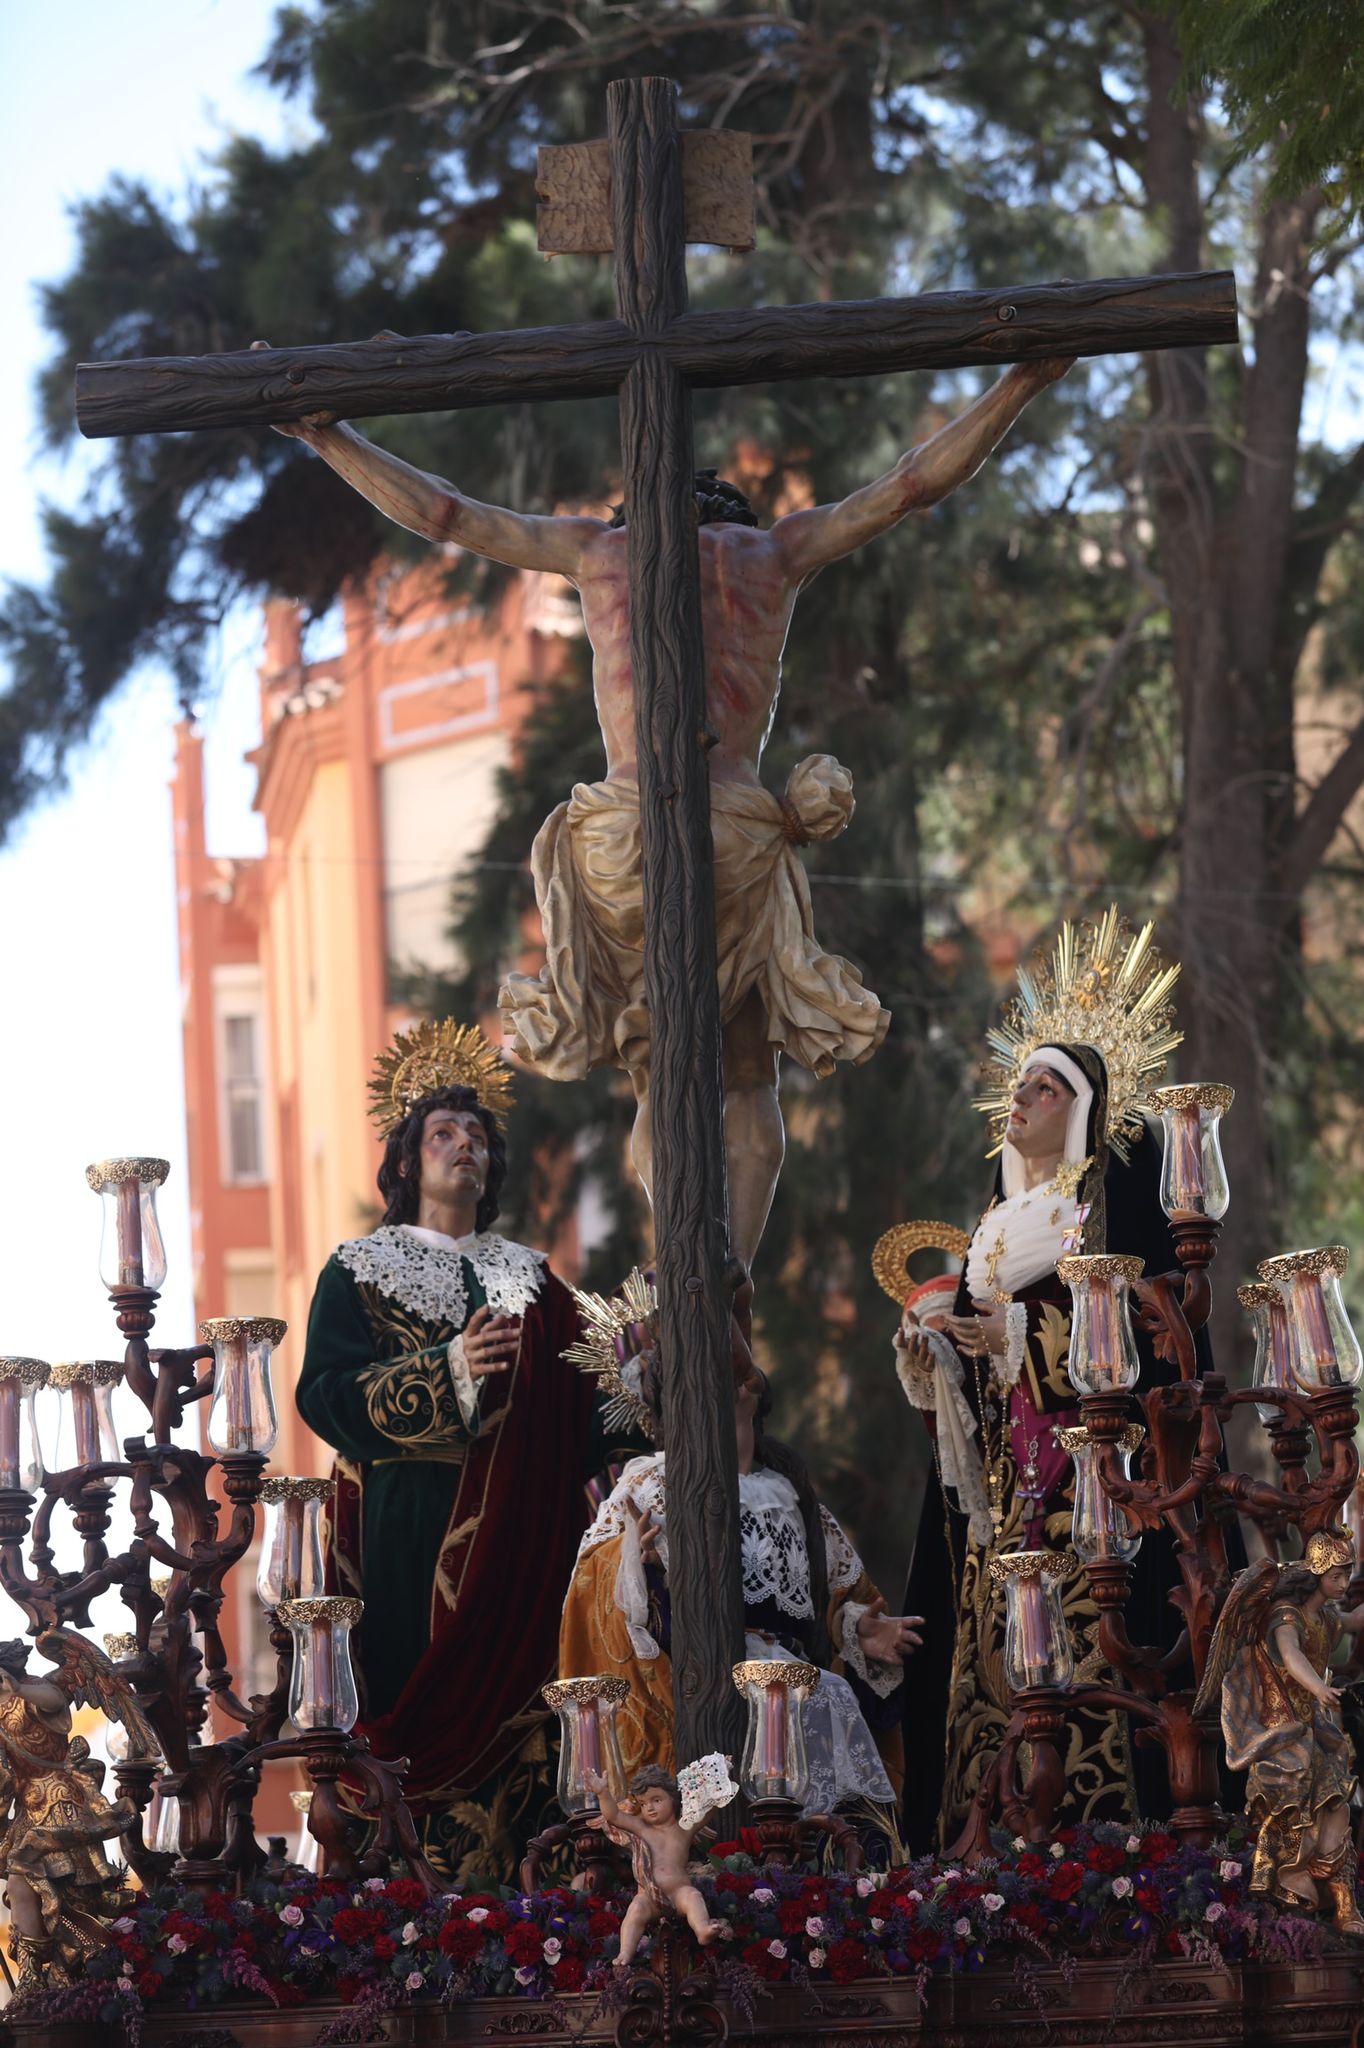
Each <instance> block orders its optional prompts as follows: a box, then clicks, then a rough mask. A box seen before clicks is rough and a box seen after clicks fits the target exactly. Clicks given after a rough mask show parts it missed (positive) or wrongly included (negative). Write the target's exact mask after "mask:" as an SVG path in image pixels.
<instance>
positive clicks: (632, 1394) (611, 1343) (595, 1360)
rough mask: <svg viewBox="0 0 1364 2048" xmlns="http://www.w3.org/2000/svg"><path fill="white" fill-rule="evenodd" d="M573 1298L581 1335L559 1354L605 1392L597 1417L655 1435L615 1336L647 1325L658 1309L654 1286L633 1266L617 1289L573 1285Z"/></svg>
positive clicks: (606, 1421) (636, 1384)
mask: <svg viewBox="0 0 1364 2048" xmlns="http://www.w3.org/2000/svg"><path fill="white" fill-rule="evenodd" d="M573 1299H574V1301H575V1302H576V1303H577V1304H578V1313H579V1315H580V1316H581V1317H582V1325H583V1334H582V1336H581V1338H580V1339H579V1340H578V1342H577V1343H576V1344H570V1345H569V1347H568V1349H567V1350H566V1351H565V1352H564V1354H563V1356H564V1358H565V1359H566V1360H567V1362H568V1363H569V1364H570V1365H575V1366H576V1367H577V1368H578V1371H579V1372H585V1373H587V1374H588V1375H589V1377H590V1378H592V1379H594V1380H595V1381H596V1382H597V1385H598V1387H599V1388H600V1389H601V1391H602V1393H603V1394H604V1395H605V1396H606V1406H605V1407H604V1409H603V1410H602V1420H603V1422H604V1423H605V1425H606V1427H607V1428H608V1429H614V1428H616V1427H617V1425H618V1424H624V1425H627V1426H628V1425H631V1424H633V1425H634V1427H635V1428H637V1429H642V1430H643V1432H644V1434H645V1436H647V1437H648V1438H649V1440H650V1442H652V1441H653V1439H654V1419H653V1416H652V1414H651V1413H650V1411H649V1409H648V1407H647V1406H646V1404H645V1401H644V1397H643V1393H642V1392H641V1389H640V1386H639V1382H638V1379H637V1378H636V1379H634V1380H633V1383H632V1380H631V1379H629V1378H627V1377H626V1371H625V1365H626V1363H628V1362H629V1361H625V1362H623V1361H622V1359H621V1356H620V1352H619V1350H618V1349H617V1339H618V1338H621V1337H628V1336H629V1335H630V1334H631V1332H632V1331H633V1330H634V1329H635V1328H636V1327H637V1326H638V1325H640V1324H647V1323H648V1322H649V1321H650V1319H651V1318H652V1317H653V1316H655V1315H656V1314H657V1312H658V1291H657V1289H656V1288H655V1286H654V1284H653V1282H652V1280H649V1279H647V1278H646V1277H645V1275H644V1274H643V1273H642V1272H641V1271H640V1269H639V1267H638V1266H636V1267H635V1268H634V1270H633V1271H632V1272H631V1273H630V1274H629V1275H628V1277H627V1278H626V1281H625V1284H624V1286H623V1287H622V1288H621V1290H620V1292H619V1293H618V1294H611V1295H606V1294H589V1293H588V1292H587V1291H586V1289H585V1288H582V1287H575V1288H574V1289H573Z"/></svg>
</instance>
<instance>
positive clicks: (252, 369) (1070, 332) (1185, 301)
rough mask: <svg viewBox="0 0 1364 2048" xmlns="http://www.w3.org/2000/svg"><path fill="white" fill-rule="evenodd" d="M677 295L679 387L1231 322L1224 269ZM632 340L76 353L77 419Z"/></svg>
mask: <svg viewBox="0 0 1364 2048" xmlns="http://www.w3.org/2000/svg"><path fill="white" fill-rule="evenodd" d="M685 303H686V302H685V300H683V301H682V302H681V306H680V308H679V310H678V311H677V312H676V313H674V314H673V315H672V316H671V317H670V318H668V319H667V320H659V321H656V322H654V323H653V325H652V326H651V328H650V331H649V335H648V347H649V349H650V351H651V352H652V353H654V354H655V355H657V356H659V357H660V358H661V359H662V360H663V361H664V362H666V363H667V364H668V365H669V367H670V368H671V369H673V370H675V371H676V373H677V374H678V375H679V376H680V377H684V378H685V379H686V381H687V383H688V384H690V385H691V386H693V388H696V387H705V386H715V385H723V384H771V383H778V382H783V381H786V380H788V379H790V378H792V377H875V376H879V375H882V374H883V373H884V372H886V371H892V370H925V369H974V368H978V367H982V366H986V367H988V366H989V365H991V364H996V365H998V364H1003V363H1023V362H1033V361H1036V360H1037V359H1039V358H1040V357H1043V356H1058V355H1067V356H1072V355H1079V356H1099V355H1113V354H1115V353H1121V352H1123V351H1129V350H1131V351H1135V350H1142V351H1149V350H1151V349H1163V348H1197V347H1207V346H1209V345H1211V344H1214V343H1218V342H1234V341H1235V340H1236V281H1235V279H1234V277H1233V276H1232V273H1231V272H1230V271H1229V270H1212V271H1197V272H1195V273H1193V274H1192V275H1191V276H1166V277H1107V278H1098V279H1094V280H1091V281H1090V282H1088V283H1084V284H1071V283H1064V284H1034V285H1024V286H1021V287H1020V288H1019V289H1017V290H1009V291H993V292H926V293H924V294H923V296H922V297H920V298H915V299H853V300H844V301H842V302H835V303H832V304H823V305H815V306H762V307H759V308H757V309H755V310H753V311H747V310H743V309H739V310H734V311H719V312H706V313H689V312H687V311H685ZM639 349H640V335H639V334H638V332H637V331H636V330H635V328H634V327H633V326H632V325H631V323H630V322H629V321H628V320H626V319H619V320H590V321H583V322H581V323H580V324H579V325H577V326H572V327H522V328H513V329H512V330H510V331H509V332H507V333H505V334H421V335H416V336H414V337H412V338H411V339H406V338H404V337H403V336H401V335H379V336H376V338H375V339H374V340H373V341H356V342H331V343H327V344H325V345H322V346H319V347H316V348H273V349H271V350H270V352H269V354H268V355H263V354H262V353H261V352H260V351H259V350H251V349H243V350H238V351H234V352H232V353H229V354H226V355H219V356H148V357H144V358H141V359H139V360H136V361H130V362H121V363H82V364H80V366H79V367H78V369H77V371H76V420H77V424H78V425H79V427H80V430H81V432H82V433H83V434H85V435H87V436H88V437H89V438H90V439H91V440H98V439H101V438H103V437H104V436H106V435H110V434H172V433H184V432H188V431H190V430H192V429H196V428H200V427H241V426H262V427H265V426H269V425H271V424H272V423H273V422H274V421H276V420H299V419H302V418H303V417H304V415H305V414H307V413H310V412H331V413H335V414H336V415H337V417H338V418H339V419H366V418H371V417H373V416H375V415H377V414H381V413H399V412H442V411H446V410H455V409H463V408H464V407H468V406H476V405H506V404H510V403H512V402H514V401H516V400H518V399H537V400H538V399H546V398H605V397H609V396H610V395H611V393H612V392H615V391H619V390H620V388H621V386H622V385H623V384H624V382H625V380H626V379H627V377H628V376H629V375H630V372H631V370H632V368H633V366H634V364H635V361H636V359H637V358H638V355H639Z"/></svg>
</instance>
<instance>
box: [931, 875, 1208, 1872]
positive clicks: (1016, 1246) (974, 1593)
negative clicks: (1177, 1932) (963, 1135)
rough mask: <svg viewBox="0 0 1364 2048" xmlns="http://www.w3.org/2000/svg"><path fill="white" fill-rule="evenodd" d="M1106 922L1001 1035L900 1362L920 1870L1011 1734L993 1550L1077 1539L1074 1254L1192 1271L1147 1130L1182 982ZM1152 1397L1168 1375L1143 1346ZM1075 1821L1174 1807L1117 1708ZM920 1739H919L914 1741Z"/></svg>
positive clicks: (1138, 1612) (1082, 1744) (1033, 976)
mask: <svg viewBox="0 0 1364 2048" xmlns="http://www.w3.org/2000/svg"><path fill="white" fill-rule="evenodd" d="M1150 933H1151V927H1150V926H1149V925H1148V926H1147V927H1145V929H1144V930H1143V931H1141V932H1140V933H1138V934H1137V935H1136V936H1135V937H1134V936H1133V934H1132V932H1131V931H1130V929H1129V928H1128V927H1127V926H1126V925H1125V924H1124V923H1123V922H1122V920H1120V919H1119V917H1118V915H1117V912H1116V910H1113V911H1110V912H1109V913H1108V915H1107V916H1106V917H1104V918H1103V919H1102V920H1100V922H1099V923H1098V925H1096V926H1084V927H1082V928H1081V929H1080V931H1079V932H1078V933H1077V932H1076V931H1075V930H1074V929H1073V928H1072V927H1070V926H1067V927H1066V928H1065V930H1064V931H1063V933H1062V936H1061V939H1060V941H1059V943H1058V945H1057V948H1056V951H1055V955H1054V958H1053V962H1052V965H1051V966H1050V968H1046V967H1035V968H1033V969H1032V970H1030V971H1029V972H1028V973H1026V974H1024V975H1021V976H1020V988H1021V995H1020V998H1019V1000H1018V1001H1017V1002H1016V1003H1015V1004H1014V1005H1013V1007H1012V1010H1011V1012H1010V1013H1009V1015H1008V1016H1007V1018H1006V1021H1005V1025H1004V1027H1003V1028H1002V1030H1000V1031H998V1032H995V1033H992V1034H991V1041H990V1042H991V1046H992V1050H993V1052H994V1055H995V1059H994V1065H993V1068H992V1069H991V1070H990V1073H991V1079H992V1081H993V1083H994V1091H993V1093H992V1094H990V1095H988V1096H987V1097H986V1098H984V1099H983V1100H982V1102H981V1103H980V1105H979V1106H980V1107H981V1108H984V1109H987V1110H989V1111H990V1113H991V1114H992V1117H993V1119H994V1129H995V1136H996V1141H997V1142H996V1148H995V1149H996V1152H997V1154H998V1160H999V1163H998V1166H997V1168H996V1171H995V1179H994V1187H993V1190H992V1194H991V1199H990V1201H989V1204H988V1206H987V1208H986V1209H985V1212H984V1214H983V1215H982V1216H981V1218H980V1221H979V1222H978V1224H977V1225H976V1228H975V1230H974V1231H973V1233H972V1235H971V1239H970V1243H969V1245H968V1248H967V1251H966V1256H965V1260H964V1262H963V1265H962V1269H961V1274H960V1278H959V1281H958V1285H957V1290H956V1297H955V1300H954V1301H953V1302H952V1304H951V1307H950V1308H945V1307H944V1306H943V1297H942V1295H941V1294H938V1295H936V1296H935V1297H932V1298H931V1299H930V1300H928V1301H926V1302H921V1303H920V1304H918V1305H916V1306H913V1307H911V1308H910V1309H909V1311H908V1312H907V1314H906V1315H905V1316H904V1318H903V1319H902V1322H901V1326H900V1329H899V1331H898V1332H897V1333H896V1338H895V1352H896V1366H897V1371H898V1373H899V1377H900V1381H901V1385H902V1386H903V1388H904V1391H905V1393H906V1396H907V1398H908V1399H909V1401H910V1403H911V1405H912V1406H914V1407H915V1408H917V1409H918V1410H920V1412H921V1413H922V1414H923V1416H924V1419H925V1421H926V1422H927V1424H928V1427H929V1431H930V1434H931V1436H932V1438H933V1442H934V1449H935V1459H934V1470H933V1472H932V1473H931V1474H930V1477H929V1480H928V1484H927V1486H926V1488H925V1493H924V1499H923V1503H922V1508H921V1512H920V1516H919V1524H918V1531H917V1536H916V1540H915V1546H914V1552H913V1557H912V1561H911V1566H910V1574H909V1590H908V1592H907V1594H906V1605H907V1606H908V1607H909V1608H911V1609H913V1611H915V1612H916V1613H918V1614H922V1615H923V1616H924V1617H925V1618H926V1626H925V1630H924V1638H925V1641H924V1648H923V1650H922V1652H921V1653H920V1656H919V1658H918V1661H917V1664H916V1668H915V1679H916V1684H915V1687H914V1700H913V1709H912V1712H913V1730H912V1734H913V1740H914V1744H915V1751H916V1753H917V1754H919V1755H923V1756H926V1757H933V1758H935V1759H938V1758H940V1759H941V1760H942V1768H941V1775H939V1774H938V1773H936V1772H932V1771H923V1772H920V1773H917V1774H911V1776H910V1777H909V1779H908V1782H907V1785H906V1795H905V1824H906V1833H907V1836H908V1839H909V1842H910V1845H911V1848H913V1849H914V1850H915V1851H916V1852H917V1851H922V1850H924V1849H927V1848H929V1847H931V1846H940V1847H943V1848H950V1847H951V1845H952V1843H953V1842H954V1841H955V1839H956V1838H957V1836H958V1834H959V1833H960V1832H961V1830H962V1828H963V1827H964V1826H965V1825H966V1823H967V1820H968V1818H969V1815H970V1810H971V1804H972V1801H973V1800H974V1798H975V1796H976V1794H977V1792H978V1791H979V1789H980V1786H981V1781H982V1778H983V1777H984V1774H985V1772H986V1771H987V1770H988V1768H989V1765H990V1763H991V1761H992V1760H993V1757H994V1755H995V1753H996V1752H997V1751H998V1749H999V1747H1000V1744H1001V1743H1002V1741H1003V1738H1004V1734H1005V1730H1006V1727H1007V1724H1008V1720H1009V1712H1010V1704H1009V1692H1008V1686H1007V1684H1006V1681H1005V1676H1004V1616H1003V1611H1002V1602H1001V1600H1000V1596H999V1593H998V1591H997V1589H996V1588H995V1586H994V1585H993V1584H992V1583H991V1580H990V1576H989V1573H988V1571H987V1564H988V1560H989V1557H990V1555H991V1553H992V1552H1001V1553H1005V1552H1009V1551H1017V1550H1040V1549H1052V1550H1056V1551H1063V1550H1064V1549H1065V1548H1066V1546H1067V1544H1068V1542H1069V1540H1070V1524H1071V1512H1072V1501H1073V1483H1072V1480H1073V1466H1072V1462H1071V1458H1070V1455H1069V1452H1068V1451H1067V1450H1066V1449H1065V1448H1064V1447H1063V1445H1062V1443H1061V1442H1060V1441H1059V1433H1060V1431H1061V1430H1063V1429H1066V1428H1071V1427H1073V1426H1075V1425H1076V1424H1078V1423H1079V1421H1080V1411H1079V1400H1078V1395H1077V1393H1076V1391H1075V1388H1074V1387H1073V1386H1072V1384H1071V1382H1070V1379H1069V1377H1068V1374H1067V1370H1066V1366H1067V1357H1068V1351H1069V1344H1070V1293H1069V1289H1068V1288H1067V1287H1066V1286H1065V1285H1064V1283H1063V1282H1062V1280H1061V1279H1060V1277H1059V1275H1058V1273H1057V1270H1056V1267H1057V1261H1058V1260H1059V1259H1061V1258H1062V1257H1063V1256H1064V1255H1065V1254H1066V1253H1068V1252H1079V1251H1084V1252H1102V1251H1110V1252H1121V1253H1131V1254H1135V1255H1136V1256H1138V1257H1139V1258H1140V1259H1141V1260H1142V1262H1143V1267H1144V1270H1145V1271H1146V1272H1147V1273H1148V1274H1155V1273H1162V1272H1166V1271H1168V1270H1170V1269H1171V1268H1173V1267H1174V1266H1175V1265H1176V1264H1177V1261H1176V1258H1175V1251H1174V1243H1173V1240H1172V1238H1171V1236H1170V1232H1169V1226H1168V1224H1167V1222H1166V1219H1165V1216H1164V1214H1163V1213H1162V1210H1161V1207H1160V1147H1159V1144H1158V1141H1157V1140H1156V1138H1155V1137H1154V1135H1153V1133H1152V1131H1151V1129H1150V1127H1149V1126H1148V1125H1147V1123H1146V1120H1145V1116H1144V1114H1143V1105H1144V1098H1145V1095H1146V1092H1147V1089H1148V1088H1149V1086H1150V1085H1152V1084H1153V1083H1154V1082H1155V1081H1157V1080H1158V1079H1159V1076H1160V1072H1161V1070H1162V1068H1163V1067H1164V1064H1165V1061H1166V1058H1167V1057H1168V1054H1169V1052H1170V1051H1171V1050H1172V1049H1173V1047H1174V1046H1175V1045H1177V1044H1178V1043H1179V1035H1178V1034H1177V1033H1176V1032H1175V1031H1174V1030H1173V1028H1172V1013H1171V1008H1170V1003H1169V991H1170V988H1171V987H1172V985H1173V983H1174V980H1175V977H1176V975H1177V974H1178V971H1179V970H1178V968H1177V967H1166V966H1164V965H1163V964H1162V962H1161V961H1160V958H1159V956H1158V955H1157V954H1156V953H1155V951H1154V948H1153V947H1152V946H1151V944H1150ZM1138 1348H1139V1350H1140V1352H1141V1355H1142V1376H1141V1382H1140V1385H1141V1387H1142V1388H1143V1389H1145V1388H1146V1387H1149V1386H1154V1385H1157V1384H1160V1383H1162V1382H1164V1381H1168V1380H1169V1379H1171V1378H1173V1377H1174V1376H1175V1375H1174V1369H1173V1368H1171V1367H1167V1366H1166V1365H1164V1364H1163V1363H1161V1362H1160V1361H1158V1360H1157V1359H1156V1357H1155V1356H1154V1353H1153V1351H1152V1348H1151V1346H1150V1343H1149V1341H1148V1340H1147V1339H1145V1338H1144V1337H1142V1336H1141V1335H1140V1334H1139V1335H1138ZM1177 1583H1178V1572H1177V1569H1176V1566H1175V1563H1174V1556H1173V1548H1172V1544H1171V1540H1170V1539H1169V1537H1168V1535H1166V1534H1165V1532H1161V1533H1160V1534H1157V1535H1154V1536H1153V1535H1149V1534H1148V1535H1147V1536H1146V1537H1145V1539H1144V1541H1143V1544H1142V1548H1141V1551H1140V1553H1139V1555H1138V1559H1137V1564H1136V1569H1135V1577H1134V1586H1133V1594H1132V1600H1131V1602H1130V1603H1129V1607H1128V1610H1127V1615H1128V1623H1129V1628H1130V1630H1131V1633H1132V1635H1133V1637H1134V1639H1135V1640H1137V1641H1141V1642H1146V1643H1155V1644H1159V1645H1160V1646H1161V1647H1162V1648H1163V1649H1169V1648H1171V1647H1172V1646H1173V1645H1174V1644H1175V1642H1176V1641H1177V1638H1178V1635H1179V1622H1178V1616H1177V1614H1176V1613H1175V1611H1174V1609H1173V1608H1171V1606H1170V1604H1169V1599H1168V1595H1169V1593H1170V1591H1171V1590H1172V1589H1173V1588H1174V1587H1175V1586H1176V1584H1177ZM1064 1606H1065V1613H1066V1619H1067V1622H1068V1623H1069V1626H1070V1629H1071V1634H1072V1640H1073V1646H1074V1651H1075V1661H1076V1669H1077V1675H1078V1676H1079V1677H1081V1678H1087V1677H1096V1678H1097V1677H1099V1676H1100V1674H1101V1673H1102V1676H1103V1678H1104V1680H1105V1681H1106V1682H1109V1683H1111V1682H1112V1674H1111V1673H1109V1672H1108V1671H1107V1669H1106V1668H1105V1667H1103V1666H1102V1665H1101V1664H1100V1660H1099V1653H1098V1651H1097V1648H1096V1647H1095V1646H1094V1643H1093V1641H1092V1640H1091V1638H1092V1636H1093V1634H1094V1632H1095V1630H1096V1624H1097V1620H1098V1614H1097V1610H1096V1608H1095V1606H1094V1604H1093V1602H1092V1601H1091V1600H1090V1598H1089V1596H1088V1592H1087V1589H1086V1584H1085V1580H1084V1577H1083V1574H1076V1575H1074V1576H1073V1577H1072V1578H1071V1579H1070V1580H1069V1582H1068V1583H1067V1586H1066V1589H1065V1596H1064ZM1070 1727H1071V1734H1070V1741H1069V1748H1068V1751H1067V1754H1066V1756H1065V1759H1064V1761H1065V1769H1066V1781H1067V1797H1066V1802H1065V1806H1064V1809H1063V1812H1062V1815H1061V1818H1062V1819H1064V1820H1068V1821H1075V1820H1081V1819H1085V1820H1098V1819H1131V1818H1133V1817H1135V1815H1136V1814H1138V1813H1144V1814H1148V1815H1149V1814H1151V1813H1158V1812H1160V1811H1161V1810H1162V1807H1163V1808H1164V1810H1166V1811H1168V1791H1167V1789H1166V1785H1165V1774H1164V1767H1163V1762H1162V1760H1161V1758H1160V1757H1159V1756H1148V1755H1147V1754H1146V1752H1144V1751H1138V1752H1136V1753H1135V1754H1134V1752H1133V1749H1132V1746H1131V1743H1130V1740H1129V1728H1128V1721H1127V1717H1126V1716H1125V1715H1124V1714H1122V1713H1120V1712H1117V1711H1104V1712H1098V1711H1094V1712H1088V1711H1087V1712H1084V1713H1077V1714H1075V1715H1073V1716H1071V1717H1070ZM907 1732H908V1731H907Z"/></svg>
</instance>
